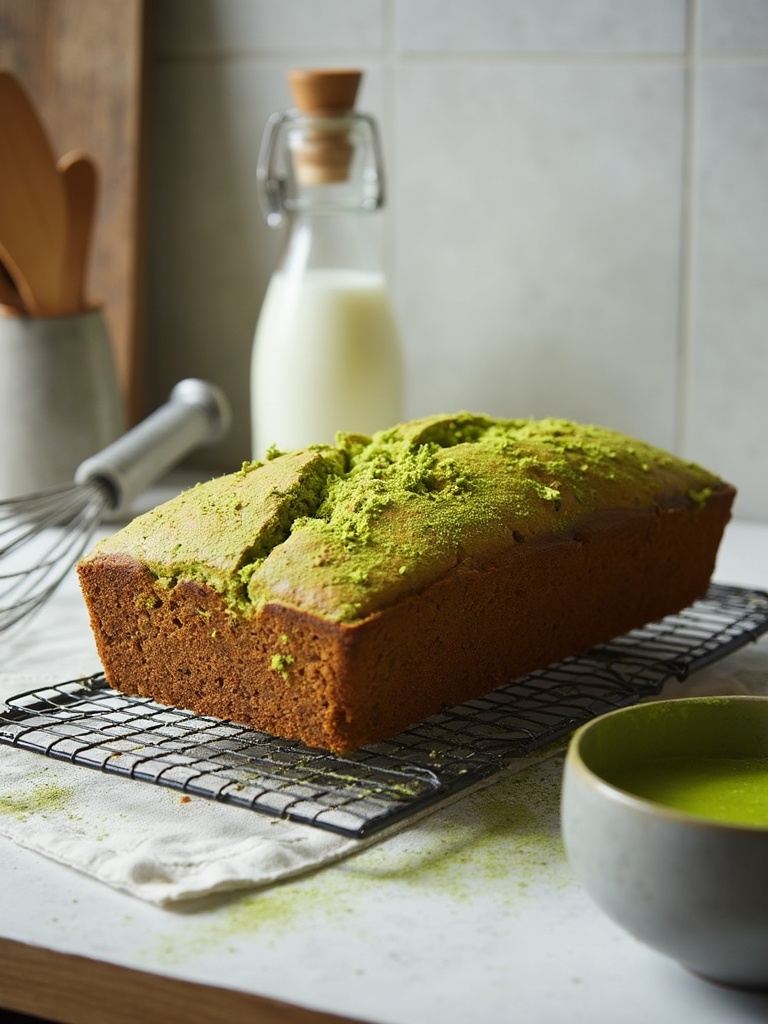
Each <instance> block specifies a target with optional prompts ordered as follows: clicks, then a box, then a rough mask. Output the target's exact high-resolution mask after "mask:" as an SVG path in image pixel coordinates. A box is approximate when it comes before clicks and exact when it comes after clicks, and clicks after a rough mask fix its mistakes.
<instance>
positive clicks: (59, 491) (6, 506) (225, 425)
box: [0, 378, 231, 633]
mask: <svg viewBox="0 0 768 1024" xmlns="http://www.w3.org/2000/svg"><path fill="white" fill-rule="evenodd" d="M230 422H231V412H230V408H229V403H228V402H227V399H226V397H225V396H224V394H223V393H222V391H221V390H220V389H219V388H217V387H216V386H215V385H213V384H210V383H208V382H207V381H202V380H197V379H194V378H188V379H187V380H183V381H180V382H179V383H178V384H177V385H176V387H175V388H174V389H173V391H172V392H171V394H170V397H169V400H168V401H167V402H166V403H165V404H164V405H162V406H161V407H160V408H159V409H156V410H155V412H153V413H152V414H151V415H150V416H148V417H147V418H146V419H145V420H143V421H142V422H141V423H139V424H138V425H137V426H136V427H134V428H133V429H132V430H129V431H128V432H127V433H126V434H124V435H123V436H122V437H120V438H118V440H117V441H115V442H114V443H113V444H111V445H109V446H108V447H106V448H105V449H104V450H103V451H101V452H99V453H98V454H96V455H93V456H91V457H90V458H88V459H86V460H85V462H83V463H81V465H80V466H79V467H78V469H77V471H76V473H75V478H74V480H73V482H72V483H68V484H63V485H61V486H58V487H52V488H49V489H47V490H44V491H39V492H37V493H34V494H29V495H22V496H20V497H18V498H10V499H7V500H6V501H2V502H0V633H1V632H6V631H8V630H10V629H11V628H12V627H14V626H17V625H19V624H20V623H22V622H24V621H26V620H27V619H28V618H29V616H31V615H32V614H33V613H34V612H35V611H37V610H38V609H39V608H40V607H42V605H43V604H45V602H46V601H47V600H48V599H49V598H50V596H51V595H52V594H53V592H54V591H55V590H56V589H57V588H58V586H59V585H60V583H61V582H62V581H63V579H64V577H65V576H66V575H67V574H68V573H69V572H70V570H71V569H72V567H73V566H74V565H75V563H76V562H77V561H78V560H79V559H80V557H81V556H82V555H83V554H84V553H85V551H86V550H87V549H88V547H89V545H90V543H91V541H92V539H93V536H94V534H95V532H96V530H97V528H98V526H99V524H100V523H101V521H102V519H103V517H104V515H105V513H106V512H107V511H114V512H120V511H125V510H127V509H128V507H129V505H130V503H131V501H132V500H133V499H134V498H135V497H136V496H137V494H139V493H140V492H141V491H142V490H143V489H144V488H145V487H146V486H147V485H148V484H150V483H152V482H153V481H154V480H157V479H158V478H159V477H161V476H162V475H163V474H164V473H166V472H167V471H168V470H169V469H170V468H171V467H172V466H173V465H175V464H176V463H177V462H179V461H180V460H181V459H182V458H183V457H184V456H185V455H187V454H189V452H191V451H192V450H193V449H194V448H197V447H199V446H200V445H206V444H213V443H215V442H216V441H218V440H219V439H220V438H221V437H223V436H224V434H225V433H226V432H227V430H228V429H229V425H230Z"/></svg>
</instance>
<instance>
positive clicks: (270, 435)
mask: <svg viewBox="0 0 768 1024" xmlns="http://www.w3.org/2000/svg"><path fill="white" fill-rule="evenodd" d="M360 78H361V74H360V72H359V71H292V72H290V73H289V82H290V85H291V90H292V95H293V100H294V103H295V109H293V110H291V111H289V112H288V113H280V114H274V115H273V116H272V117H271V118H270V120H269V122H268V124H267V127H266V130H265V134H264V139H263V142H262V147H261V153H260V155H259V184H260V196H261V199H262V202H263V204H264V206H265V212H266V216H267V222H268V223H269V224H270V225H271V226H272V227H278V226H281V225H283V224H285V225H286V226H287V228H288V232H287V238H286V243H285V249H284V252H283V255H282V258H281V260H280V263H279V265H278V267H277V269H276V271H275V273H274V274H273V276H272V279H271V281H270V283H269V286H268V288H267V293H266V296H265V298H264V303H263V305H262V309H261V314H260V316H259V321H258V324H257V326H256V333H255V337H254V346H253V357H252V361H251V417H252V432H253V437H252V442H253V458H256V459H260V458H263V457H264V455H265V453H266V451H267V449H268V448H270V447H271V446H273V445H274V446H276V447H277V448H278V449H280V450H282V451H285V450H290V449H293V448H301V447H305V446H306V445H309V444H317V443H332V442H333V439H334V436H335V434H336V432H337V431H348V432H351V433H362V434H370V433H372V432H374V431H376V430H380V429H383V428H386V427H389V426H392V425H393V424H394V423H397V422H398V421H399V420H400V419H401V418H402V392H403V370H402V356H401V350H400V340H399V337H398V331H397V326H396V323H395V318H394V314H393V311H392V306H391V303H390V298H389V292H388V289H387V283H386V280H385V277H384V274H383V272H382V269H381V266H380V263H379V260H378V259H377V255H376V245H375V238H373V237H371V235H372V231H373V229H374V224H373V222H372V217H371V214H372V213H373V212H374V211H376V210H377V209H379V208H380V207H381V206H382V205H383V171H382V157H381V147H380V144H379V138H378V134H377V130H376V124H375V122H374V121H373V120H372V119H371V118H370V117H368V116H366V115H365V114H359V113H356V112H355V111H354V109H353V108H354V103H355V97H356V94H357V89H358V86H359V83H360Z"/></svg>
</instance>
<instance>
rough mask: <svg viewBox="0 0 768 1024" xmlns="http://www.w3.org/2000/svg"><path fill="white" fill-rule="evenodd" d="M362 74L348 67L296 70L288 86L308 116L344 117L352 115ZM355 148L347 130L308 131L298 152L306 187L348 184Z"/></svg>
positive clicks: (298, 167)
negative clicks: (341, 182) (343, 182)
mask: <svg viewBox="0 0 768 1024" xmlns="http://www.w3.org/2000/svg"><path fill="white" fill-rule="evenodd" d="M361 79H362V72H360V71H356V70H353V69H347V68H332V69H318V70H315V69H312V70H309V69H307V70H302V69H294V70H292V71H289V72H288V83H289V85H290V88H291V95H292V98H293V102H294V103H295V105H296V107H297V108H298V109H299V110H300V111H301V113H302V114H305V115H307V116H308V117H313V118H318V119H319V120H321V119H322V118H331V119H332V118H343V117H344V116H345V115H347V114H349V113H351V112H352V110H353V109H354V106H355V100H356V99H357V91H358V88H359V86H360V80H361ZM353 153H354V147H353V145H352V143H351V142H350V140H349V132H348V130H347V128H346V127H344V126H341V127H340V126H339V125H337V124H333V125H329V126H328V127H327V128H324V127H323V126H322V125H321V124H318V125H317V126H316V128H315V129H313V130H312V131H307V132H306V133H305V135H304V138H303V139H302V142H301V145H300V146H299V147H298V149H297V151H296V154H295V156H296V170H297V174H298V176H299V180H300V181H301V183H302V184H304V185H326V184H332V183H333V182H340V181H346V180H347V177H348V175H349V167H350V164H351V162H352V156H353Z"/></svg>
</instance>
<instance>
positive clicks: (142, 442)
mask: <svg viewBox="0 0 768 1024" xmlns="http://www.w3.org/2000/svg"><path fill="white" fill-rule="evenodd" d="M231 421H232V413H231V410H230V406H229V402H228V401H227V398H226V395H225V394H224V392H223V391H222V390H221V389H220V388H218V387H217V386H216V385H215V384H210V383H208V381H204V380H197V379H196V378H192V377H190V378H188V379H186V380H182V381H180V382H179V383H178V384H177V385H176V386H175V387H174V389H173V390H172V391H171V394H170V396H169V398H168V401H167V402H166V403H165V404H164V405H161V406H160V408H159V409H156V410H155V411H154V412H153V413H151V414H150V415H149V416H147V418H146V419H144V420H142V421H141V423H139V424H137V425H136V426H135V427H133V428H132V429H131V430H129V431H128V432H127V433H126V434H123V436H122V437H119V438H118V439H117V440H116V441H113V442H112V444H110V445H108V446H107V447H106V448H104V449H102V451H100V452H98V453H97V454H96V455H92V456H91V457H90V458H87V459H86V460H85V461H84V462H81V463H80V465H79V466H78V468H77V470H76V472H75V482H76V483H78V484H85V483H89V482H92V481H99V482H102V483H105V484H106V485H107V487H108V489H109V491H110V492H111V494H112V495H113V501H112V505H111V507H112V508H113V509H115V510H123V509H126V508H127V507H128V506H129V505H130V503H131V502H132V501H133V499H134V498H135V497H136V496H137V495H138V494H140V493H141V491H142V490H144V488H145V487H147V486H148V485H149V484H150V483H152V482H153V481H155V480H157V479H159V478H160V477H161V476H163V474H164V473H166V472H167V471H168V470H169V469H171V467H172V466H174V465H175V464H176V463H178V462H179V461H180V460H181V459H183V458H184V456H185V455H187V454H189V452H191V451H193V450H194V449H195V448H198V447H200V446H201V445H209V444H214V443H215V442H216V441H218V440H219V439H220V438H222V437H223V436H224V435H225V434H226V432H227V431H228V430H229V427H230V424H231Z"/></svg>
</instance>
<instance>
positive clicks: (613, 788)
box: [565, 693, 768, 836]
mask: <svg viewBox="0 0 768 1024" xmlns="http://www.w3.org/2000/svg"><path fill="white" fill-rule="evenodd" d="M703 702H706V703H708V704H710V705H711V704H719V703H728V704H730V703H756V704H766V705H768V694H752V693H750V694H746V693H739V694H736V693H733V694H706V695H705V694H701V695H698V696H696V695H691V696H686V697H670V698H663V699H660V700H659V699H655V698H652V699H650V700H646V701H641V702H640V703H637V704H628V705H626V706H625V707H621V708H614V709H612V710H611V711H606V712H604V713H603V714H599V715H597V716H596V717H595V718H592V719H590V720H589V721H588V722H584V724H583V725H580V726H579V727H578V728H577V729H576V731H575V732H574V733H573V734H572V736H571V739H570V741H569V743H568V748H567V750H566V756H565V767H566V769H568V770H570V771H571V772H573V773H574V774H575V775H576V776H577V777H578V778H579V779H580V781H582V782H583V783H586V784H587V785H588V786H589V787H590V788H592V789H593V790H596V791H597V792H598V793H600V794H602V795H603V796H606V797H608V799H610V800H611V801H612V802H614V803H618V804H623V805H626V806H628V807H629V808H631V809H632V810H634V811H638V812H640V813H641V814H644V815H646V816H647V817H649V818H661V819H663V820H667V821H670V822H676V823H679V824H682V825H689V826H696V827H698V828H702V829H713V830H715V831H718V832H739V833H744V834H745V835H753V836H754V835H768V824H766V825H750V824H749V823H741V822H730V821H718V820H717V819H714V818H708V817H705V816H704V815H701V814H696V813H694V812H692V811H683V810H680V809H678V808H675V807H671V806H670V805H668V804H663V803H660V802H659V801H656V800H652V799H650V798H648V797H642V796H637V795H636V794H634V793H630V792H629V790H626V789H622V788H621V786H617V785H615V784H614V783H612V782H609V781H608V780H607V779H605V778H603V776H602V775H599V774H598V773H597V772H596V771H593V769H592V768H590V767H589V766H588V765H587V763H586V762H585V761H584V759H583V757H582V754H581V744H582V742H583V740H584V737H585V736H586V734H587V733H589V732H591V731H592V730H593V729H595V728H600V727H601V723H602V722H603V721H604V720H605V719H609V718H615V717H618V716H626V715H629V714H632V713H635V714H639V713H641V712H642V709H643V708H648V707H652V706H654V705H655V706H658V705H673V704H674V705H680V706H682V705H686V704H687V705H690V704H693V703H696V704H701V703H703ZM767 756H768V755H767Z"/></svg>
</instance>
